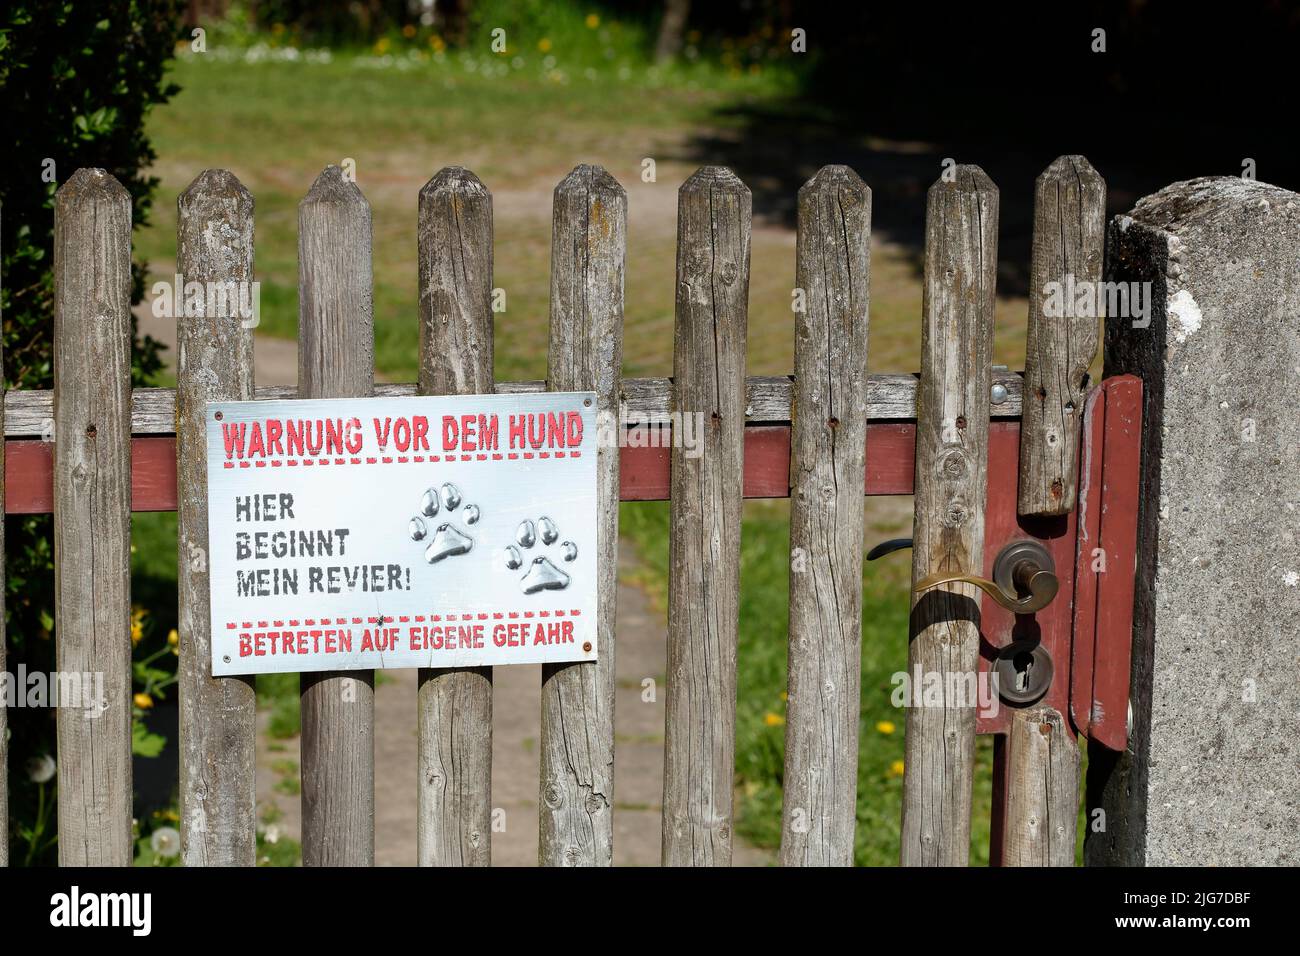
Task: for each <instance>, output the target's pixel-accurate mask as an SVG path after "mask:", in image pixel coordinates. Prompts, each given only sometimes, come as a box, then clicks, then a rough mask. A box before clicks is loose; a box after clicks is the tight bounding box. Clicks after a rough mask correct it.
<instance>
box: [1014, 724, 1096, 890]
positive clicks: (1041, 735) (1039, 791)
mask: <svg viewBox="0 0 1300 956" xmlns="http://www.w3.org/2000/svg"><path fill="white" fill-rule="evenodd" d="M1007 738H1008V739H1007V809H1006V817H1005V820H1004V830H1003V843H1002V865H1003V866H1074V843H1075V831H1076V829H1077V826H1078V821H1079V747H1078V745H1077V744H1076V743H1075V740H1074V731H1073V730H1072V729H1071V728H1070V726H1069V724H1068V723H1067V722H1066V720H1065V719H1064V718H1063V717H1062V716H1061V714H1060V713H1059V712H1058V711H1056V710H1054V709H1053V708H1051V707H1035V708H1026V709H1023V710H1017V711H1015V713H1014V714H1013V715H1012V718H1011V731H1010V733H1009V734H1008V735H1007Z"/></svg>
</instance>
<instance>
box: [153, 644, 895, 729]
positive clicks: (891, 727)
mask: <svg viewBox="0 0 1300 956" xmlns="http://www.w3.org/2000/svg"><path fill="white" fill-rule="evenodd" d="M180 642H181V636H180V635H179V634H177V633H176V628H174V627H173V628H172V629H171V630H170V631H168V632H167V643H168V644H170V645H171V646H172V647H175V646H176V645H177V644H179V643H180ZM890 729H891V730H892V729H893V725H892V724H891V725H890Z"/></svg>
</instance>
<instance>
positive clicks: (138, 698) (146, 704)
mask: <svg viewBox="0 0 1300 956" xmlns="http://www.w3.org/2000/svg"><path fill="white" fill-rule="evenodd" d="M131 700H132V701H134V702H135V706H137V707H139V708H140V709H141V710H148V709H149V708H150V707H152V706H153V698H152V697H150V696H149V695H148V694H136V695H135V696H134V697H132V698H131Z"/></svg>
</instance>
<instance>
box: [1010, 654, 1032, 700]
mask: <svg viewBox="0 0 1300 956" xmlns="http://www.w3.org/2000/svg"><path fill="white" fill-rule="evenodd" d="M1012 666H1013V667H1015V669H1016V690H1018V691H1021V692H1024V691H1027V690H1028V689H1029V672H1030V671H1031V670H1033V667H1034V656H1033V655H1032V654H1026V653H1024V652H1021V653H1019V654H1017V655H1016V656H1015V658H1014V659H1013V661H1012Z"/></svg>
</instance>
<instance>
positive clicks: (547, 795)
mask: <svg viewBox="0 0 1300 956" xmlns="http://www.w3.org/2000/svg"><path fill="white" fill-rule="evenodd" d="M542 799H543V800H545V801H546V806H547V807H549V808H550V809H552V810H558V809H559V808H560V807H562V806H564V788H563V787H561V786H560V785H559V784H558V783H548V784H547V785H546V790H545V791H543V793H542Z"/></svg>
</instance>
